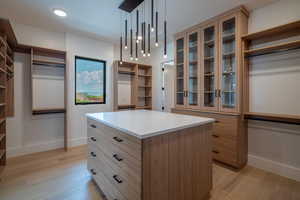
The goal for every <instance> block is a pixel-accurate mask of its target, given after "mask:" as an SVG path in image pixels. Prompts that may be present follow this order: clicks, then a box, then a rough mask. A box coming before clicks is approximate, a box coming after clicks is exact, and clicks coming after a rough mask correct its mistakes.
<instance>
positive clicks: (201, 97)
mask: <svg viewBox="0 0 300 200" xmlns="http://www.w3.org/2000/svg"><path fill="white" fill-rule="evenodd" d="M247 26H248V13H247V11H246V10H245V9H244V8H243V7H239V8H236V9H233V10H231V11H229V12H227V13H224V14H222V15H220V16H218V17H215V18H213V19H211V20H208V21H206V22H203V23H201V24H199V25H197V26H195V27H193V28H191V29H188V30H186V31H184V32H181V33H179V34H177V35H176V37H175V51H176V52H175V63H176V70H177V73H176V97H175V102H176V105H175V106H176V107H181V108H188V109H198V110H203V111H214V112H229V113H240V112H241V95H242V88H243V85H242V70H241V69H242V63H241V60H242V53H241V36H242V35H243V34H246V33H247Z"/></svg>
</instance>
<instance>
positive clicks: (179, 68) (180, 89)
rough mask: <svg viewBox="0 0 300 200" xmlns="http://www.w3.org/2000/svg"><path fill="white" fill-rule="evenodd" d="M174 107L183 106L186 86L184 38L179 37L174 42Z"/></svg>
mask: <svg viewBox="0 0 300 200" xmlns="http://www.w3.org/2000/svg"><path fill="white" fill-rule="evenodd" d="M175 64H176V80H175V81H176V83H175V105H176V107H184V106H185V96H186V89H185V88H186V86H185V37H184V36H181V37H178V38H176V40H175Z"/></svg>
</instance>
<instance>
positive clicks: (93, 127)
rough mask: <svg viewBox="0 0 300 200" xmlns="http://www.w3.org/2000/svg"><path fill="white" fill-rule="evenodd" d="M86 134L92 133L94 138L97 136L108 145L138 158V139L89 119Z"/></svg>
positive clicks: (139, 149) (139, 142)
mask: <svg viewBox="0 0 300 200" xmlns="http://www.w3.org/2000/svg"><path fill="white" fill-rule="evenodd" d="M88 132H93V134H94V136H96V135H98V136H100V137H101V138H103V139H106V140H107V141H108V142H109V144H110V145H114V146H117V147H118V148H120V149H122V150H123V151H126V152H127V153H129V154H130V155H132V156H134V157H136V158H137V159H139V158H140V152H141V146H142V142H141V140H139V139H138V138H135V137H133V136H130V135H127V134H124V133H122V132H120V131H118V130H116V129H113V128H110V127H108V126H105V125H104V124H100V123H97V122H96V121H93V120H90V119H89V120H88Z"/></svg>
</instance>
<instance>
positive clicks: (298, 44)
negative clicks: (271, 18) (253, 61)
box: [244, 40, 300, 57]
mask: <svg viewBox="0 0 300 200" xmlns="http://www.w3.org/2000/svg"><path fill="white" fill-rule="evenodd" d="M294 48H300V40H296V41H293V42H285V43H281V44H276V45H270V46H266V47H262V48H256V49H250V50H245V51H244V55H245V56H250V57H251V56H258V55H264V54H269V53H274V51H286V50H289V49H294Z"/></svg>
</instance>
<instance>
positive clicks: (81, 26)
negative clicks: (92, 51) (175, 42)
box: [0, 0, 274, 42]
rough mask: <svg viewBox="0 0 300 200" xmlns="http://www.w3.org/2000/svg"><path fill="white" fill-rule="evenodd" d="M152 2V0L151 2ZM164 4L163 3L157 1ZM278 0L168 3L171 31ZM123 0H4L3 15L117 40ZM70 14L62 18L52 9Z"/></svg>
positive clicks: (0, 8)
mask: <svg viewBox="0 0 300 200" xmlns="http://www.w3.org/2000/svg"><path fill="white" fill-rule="evenodd" d="M147 1H149V0H147ZM156 1H159V2H160V3H161V2H162V1H163V0H156ZM271 1H274V0H167V7H168V11H167V13H168V14H167V19H168V32H169V34H170V35H171V34H174V33H176V32H178V31H181V30H183V29H184V28H187V27H189V26H191V25H194V24H197V23H198V22H201V21H203V20H205V19H208V18H210V17H213V16H215V15H218V14H220V13H222V12H224V11H226V10H229V9H231V8H233V7H236V6H238V5H241V4H243V5H245V6H246V7H247V8H248V9H250V10H251V9H254V8H257V7H260V6H263V5H265V4H267V3H269V2H271ZM121 2H122V0H0V16H1V17H5V18H9V19H10V20H12V21H13V22H15V23H20V24H25V25H31V26H36V27H40V28H44V29H48V30H53V31H60V32H66V31H76V32H81V33H84V34H88V35H89V36H93V37H98V38H102V39H106V40H109V41H113V42H115V41H117V40H118V38H119V33H120V12H119V9H118V6H119V4H120V3H121ZM54 8H62V9H64V10H66V11H67V13H68V17H67V18H59V17H57V16H55V15H53V13H52V9H54Z"/></svg>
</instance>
